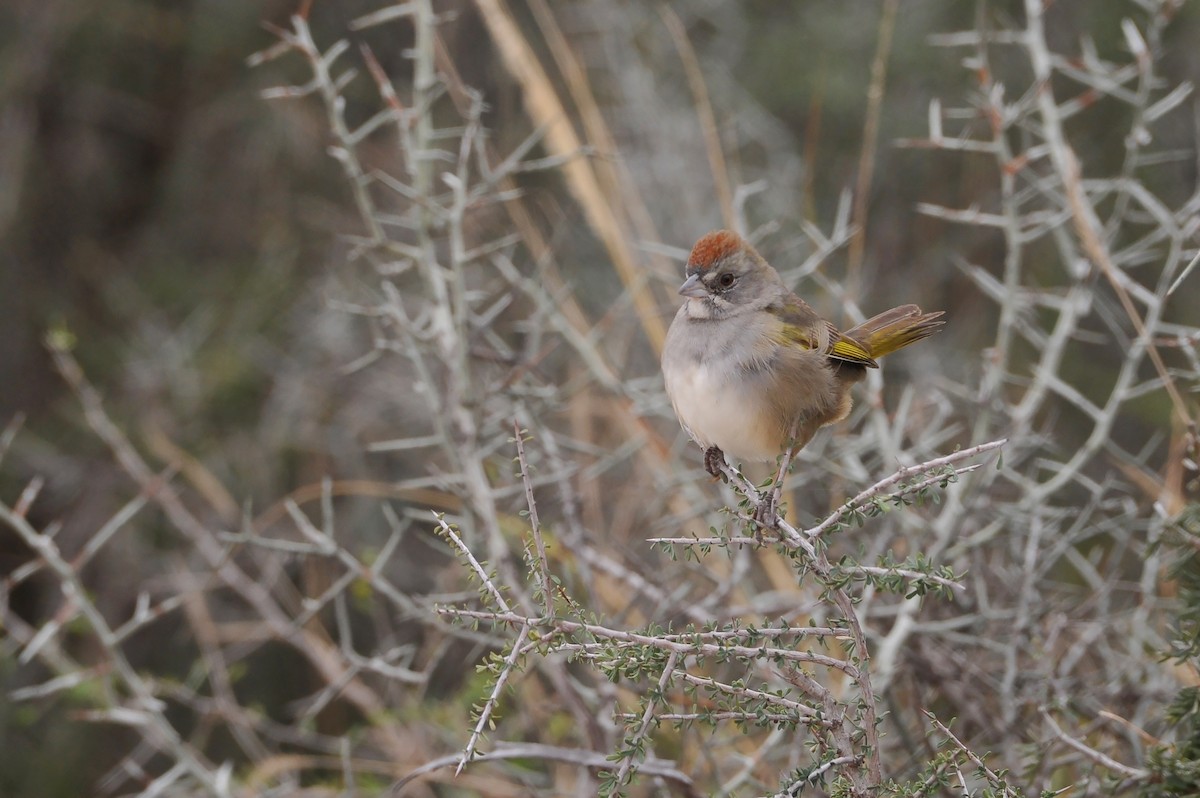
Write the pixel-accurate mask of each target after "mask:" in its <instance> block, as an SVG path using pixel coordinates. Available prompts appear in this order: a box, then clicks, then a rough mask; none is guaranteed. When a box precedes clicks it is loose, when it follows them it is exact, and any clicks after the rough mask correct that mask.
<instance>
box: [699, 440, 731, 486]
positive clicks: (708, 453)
mask: <svg viewBox="0 0 1200 798" xmlns="http://www.w3.org/2000/svg"><path fill="white" fill-rule="evenodd" d="M724 464H725V452H723V451H721V449H720V447H718V446H710V447H708V448H707V449H705V450H704V470H705V471H707V472H708V473H709V474H711V475H712V476H714V477H720V478H721V481H722V482H728V481H729V477H727V476H726V475H725V472H724V471H722V470H721V466H723V465H724Z"/></svg>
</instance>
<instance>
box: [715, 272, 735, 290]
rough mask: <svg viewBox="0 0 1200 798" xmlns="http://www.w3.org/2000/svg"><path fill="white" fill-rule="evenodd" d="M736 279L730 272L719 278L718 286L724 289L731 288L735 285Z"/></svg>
mask: <svg viewBox="0 0 1200 798" xmlns="http://www.w3.org/2000/svg"><path fill="white" fill-rule="evenodd" d="M736 279H737V278H736V277H734V276H733V275H732V274H730V273H729V272H725V273H724V274H722V275H721V276H720V277H718V278H717V285H719V286H721V287H722V288H729V287H731V286H732V285H733V281H734V280H736Z"/></svg>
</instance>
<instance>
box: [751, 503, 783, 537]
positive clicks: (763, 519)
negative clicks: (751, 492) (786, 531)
mask: <svg viewBox="0 0 1200 798" xmlns="http://www.w3.org/2000/svg"><path fill="white" fill-rule="evenodd" d="M778 526H779V506H778V505H777V504H776V502H775V494H774V492H772V491H768V492H766V493H764V494H763V495H762V498H760V499H759V501H758V506H757V507H755V508H754V539H755V540H757V541H758V545H760V546H761V545H762V544H763V542H764V541H763V536H764V533H765V532H766V531H767V530H775V529H777V528H778Z"/></svg>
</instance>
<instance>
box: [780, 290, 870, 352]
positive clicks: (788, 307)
mask: <svg viewBox="0 0 1200 798" xmlns="http://www.w3.org/2000/svg"><path fill="white" fill-rule="evenodd" d="M772 312H774V313H775V314H776V315H777V316H778V318H779V320H780V321H781V322H782V324H781V325H780V328H779V338H780V343H786V344H788V345H790V346H799V347H802V348H804V349H819V350H821V351H824V352H825V353H826V354H827V355H829V356H830V357H832V358H836V359H838V360H845V361H847V362H850V363H859V364H861V365H864V366H870V367H872V368H875V367H876V366H877V365H878V364H877V363H876V362H875V360H874V358H872V357H871V352H870V350H868V349H867V347H866V346H864V345H863V344H862V343H861V342H859V341H857V340H855V339H854V338H851V337H850V336H848V335H846V334H844V333H841V332H839V331H838V329H837V328H836V327H834V326H833V325H832V324H830V323H829V322H827V321H823V320H822V319H821V317H820V316H818V315H817V313H816V311H814V310H813V309H812V308H811V307H809V305H808V304H807V303H806V302H805V301H804V300H802V299H800V298H799V297H796V296H789V297H788V298H787V299H785V300H784V301H783V303H782V304H781V305H780V306H779V307H778V308H773V309H772Z"/></svg>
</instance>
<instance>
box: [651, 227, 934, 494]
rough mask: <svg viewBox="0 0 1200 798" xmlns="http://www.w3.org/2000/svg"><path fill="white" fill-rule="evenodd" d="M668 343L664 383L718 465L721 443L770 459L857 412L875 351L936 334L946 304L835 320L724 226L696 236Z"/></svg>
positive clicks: (710, 462)
mask: <svg viewBox="0 0 1200 798" xmlns="http://www.w3.org/2000/svg"><path fill="white" fill-rule="evenodd" d="M686 275H687V279H686V280H684V282H683V285H681V286H680V287H679V293H680V294H682V295H683V296H685V297H687V301H686V302H684V303H683V307H681V308H680V309H679V312H678V313H676V314H675V320H674V321H672V322H671V329H670V330H669V331H668V332H667V340H666V345H665V346H664V348H663V354H662V370H663V376H664V377H665V378H666V385H667V395H668V396H670V397H671V404H672V405H673V406H674V408H675V415H676V416H678V417H679V423H680V424H682V425H683V428H684V429H685V430H686V431H687V433H688V434H689V435H690V436H691V437H692V438H693V439H694V440H695V441H696V442H697V443H699V444H700V445H701V446H703V447H704V448H705V457H704V462H705V467H706V468H707V469H708V471H709V473H711V474H713V475H714V476H716V475H717V474H718V473H719V470H720V461H721V457H722V451H724V452H727V453H729V454H730V455H731V456H732V457H734V458H736V459H740V460H758V461H762V460H774V459H775V458H777V457H779V455H780V454H782V453H783V451H784V449H785V448H786V447H787V446H788V445H789V444H790V445H791V446H793V447H794V448H795V449H797V450H798V449H800V448H801V447H803V446H805V445H806V444H807V443H808V442H809V441H810V440H811V439H812V437H813V435H814V434H815V433H816V431H817V430H818V429H820V428H821V427H823V426H824V425H826V424H832V423H834V422H835V421H841V420H842V419H844V418H845V417H846V415H847V414H848V413H849V412H850V405H851V399H850V386H851V385H853V384H854V383H856V382H858V381H859V380H861V379H862V378H863V377H864V376H865V375H866V370H867V369H868V368H878V364H877V363H876V362H875V359H876V358H878V357H881V356H883V355H886V354H888V353H889V352H895V351H896V350H897V349H900V348H901V347H904V346H908V345H909V344H911V343H913V342H914V341H919V340H921V339H922V338H925V337H927V336H929V335H932V334H933V333H934V332H936V331H937V329H938V328H939V327H941V326H942V321H941V320H940V317H941V315H942V313H941V312H940V311H939V312H937V313H922V312H921V309H920V308H919V307H917V306H916V305H901V306H900V307H897V308H892V309H891V310H889V311H886V312H884V313H880V314H879V315H878V316H875V317H874V318H872V319H868V320H867V321H865V322H863V323H862V324H860V325H858V326H857V327H855V328H853V329H851V330H847V331H846V332H838V329H837V328H836V327H834V326H833V325H832V324H831V323H830V322H828V321H825V320H824V319H822V318H821V317H820V316H818V315H817V313H816V311H814V310H813V309H812V308H811V307H809V305H808V303H806V302H805V301H804V300H803V299H800V297H798V296H796V295H795V294H793V293H792V292H791V291H789V290H788V289H787V288H786V287H785V286H784V284H783V280H782V279H781V278H780V277H779V273H778V272H777V271H775V269H773V268H772V267H771V265H770V264H769V263H767V262H766V260H764V259H763V257H762V256H761V255H759V254H758V252H756V251H755V249H754V247H752V246H750V244H748V243H747V242H746V241H744V240H743V239H742V238H741V237H739V236H738V235H737V234H736V233H732V232H730V231H728V230H717V231H715V232H712V233H709V234H708V235H706V236H704V237H703V238H701V239H700V240H699V241H697V242H696V245H695V246H694V247H693V248H692V253H691V255H690V256H689V257H688V262H687V272H686Z"/></svg>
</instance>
